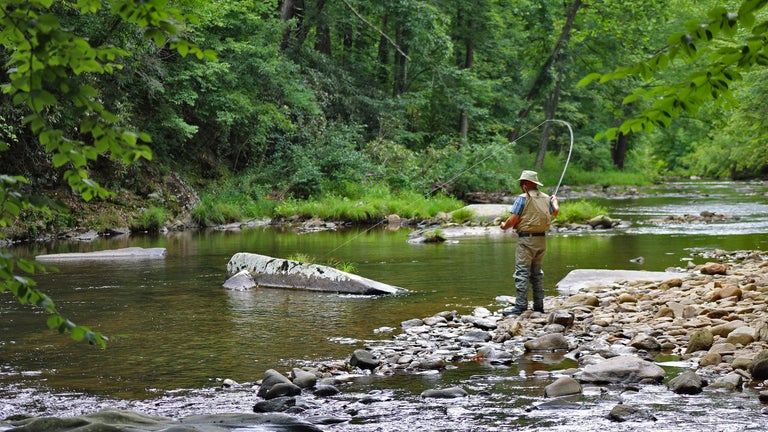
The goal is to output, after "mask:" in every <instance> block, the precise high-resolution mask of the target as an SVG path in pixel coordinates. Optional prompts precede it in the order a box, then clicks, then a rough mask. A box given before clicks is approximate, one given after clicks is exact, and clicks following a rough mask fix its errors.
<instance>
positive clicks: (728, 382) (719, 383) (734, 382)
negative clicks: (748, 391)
mask: <svg viewBox="0 0 768 432" xmlns="http://www.w3.org/2000/svg"><path fill="white" fill-rule="evenodd" d="M742 384H744V377H743V376H741V375H739V374H738V373H736V372H731V373H729V374H728V375H725V376H722V377H718V378H717V379H716V380H715V382H713V383H712V384H711V385H709V387H710V388H722V389H726V390H740V389H741V386H742Z"/></svg>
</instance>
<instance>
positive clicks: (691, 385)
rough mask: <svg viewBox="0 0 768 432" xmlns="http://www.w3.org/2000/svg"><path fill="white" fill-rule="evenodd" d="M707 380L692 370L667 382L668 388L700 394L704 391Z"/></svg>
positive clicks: (680, 392)
mask: <svg viewBox="0 0 768 432" xmlns="http://www.w3.org/2000/svg"><path fill="white" fill-rule="evenodd" d="M706 385H707V384H706V382H705V381H704V380H703V379H702V378H701V377H700V376H698V375H696V372H694V371H692V370H688V371H685V372H683V373H681V374H680V375H678V376H676V377H674V378H672V379H671V380H669V382H668V383H667V388H669V389H670V390H672V391H673V392H675V393H677V394H689V395H693V394H699V393H701V392H702V389H703V388H704V386H706Z"/></svg>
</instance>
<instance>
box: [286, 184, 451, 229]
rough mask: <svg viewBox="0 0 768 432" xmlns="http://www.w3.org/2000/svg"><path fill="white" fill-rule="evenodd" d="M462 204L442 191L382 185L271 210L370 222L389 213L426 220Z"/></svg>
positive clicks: (313, 216)
mask: <svg viewBox="0 0 768 432" xmlns="http://www.w3.org/2000/svg"><path fill="white" fill-rule="evenodd" d="M463 206H464V203H463V202H461V201H460V200H458V199H456V198H451V197H448V196H446V195H443V194H437V195H433V196H424V195H421V194H418V193H416V192H412V191H403V192H397V193H395V192H391V191H390V190H389V189H388V188H386V187H383V186H378V187H373V188H370V189H368V190H366V191H365V192H364V193H362V194H360V195H353V196H351V197H349V196H336V195H329V196H325V197H321V198H317V199H310V200H292V199H289V200H286V201H283V202H281V203H280V204H278V205H277V207H275V209H274V216H275V217H282V218H289V217H300V218H318V219H322V220H331V221H339V220H344V221H352V222H360V223H363V222H370V221H374V220H378V219H381V218H383V217H385V216H387V215H390V214H396V215H398V216H400V217H404V218H420V219H428V218H431V217H434V216H436V215H437V214H438V213H440V212H446V213H447V212H450V211H452V210H456V209H458V208H461V207H463Z"/></svg>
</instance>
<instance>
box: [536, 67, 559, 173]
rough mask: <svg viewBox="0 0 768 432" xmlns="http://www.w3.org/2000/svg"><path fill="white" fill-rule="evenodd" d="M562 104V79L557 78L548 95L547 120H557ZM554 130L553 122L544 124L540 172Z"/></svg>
mask: <svg viewBox="0 0 768 432" xmlns="http://www.w3.org/2000/svg"><path fill="white" fill-rule="evenodd" d="M559 103H560V78H557V81H556V84H555V88H554V89H553V90H552V91H551V92H549V94H548V95H547V100H546V103H545V105H544V115H545V118H546V119H547V120H552V119H553V118H555V114H556V113H557V107H558V105H559ZM551 130H552V122H546V123H544V127H543V129H542V132H541V140H540V141H539V152H538V154H537V155H536V169H537V170H540V169H541V167H542V166H544V158H545V157H546V156H547V150H548V149H549V137H550V131H551Z"/></svg>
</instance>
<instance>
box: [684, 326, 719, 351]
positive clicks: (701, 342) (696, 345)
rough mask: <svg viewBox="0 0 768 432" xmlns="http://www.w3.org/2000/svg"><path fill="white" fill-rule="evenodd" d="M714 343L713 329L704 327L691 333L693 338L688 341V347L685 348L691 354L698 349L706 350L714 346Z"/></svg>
mask: <svg viewBox="0 0 768 432" xmlns="http://www.w3.org/2000/svg"><path fill="white" fill-rule="evenodd" d="M713 343H714V336H713V335H712V331H710V330H709V329H704V330H700V331H697V332H696V333H694V334H693V335H691V340H690V341H689V342H688V348H687V349H686V350H685V353H686V354H690V353H693V352H696V351H706V350H708V349H710V348H711V347H712V344H713Z"/></svg>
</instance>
